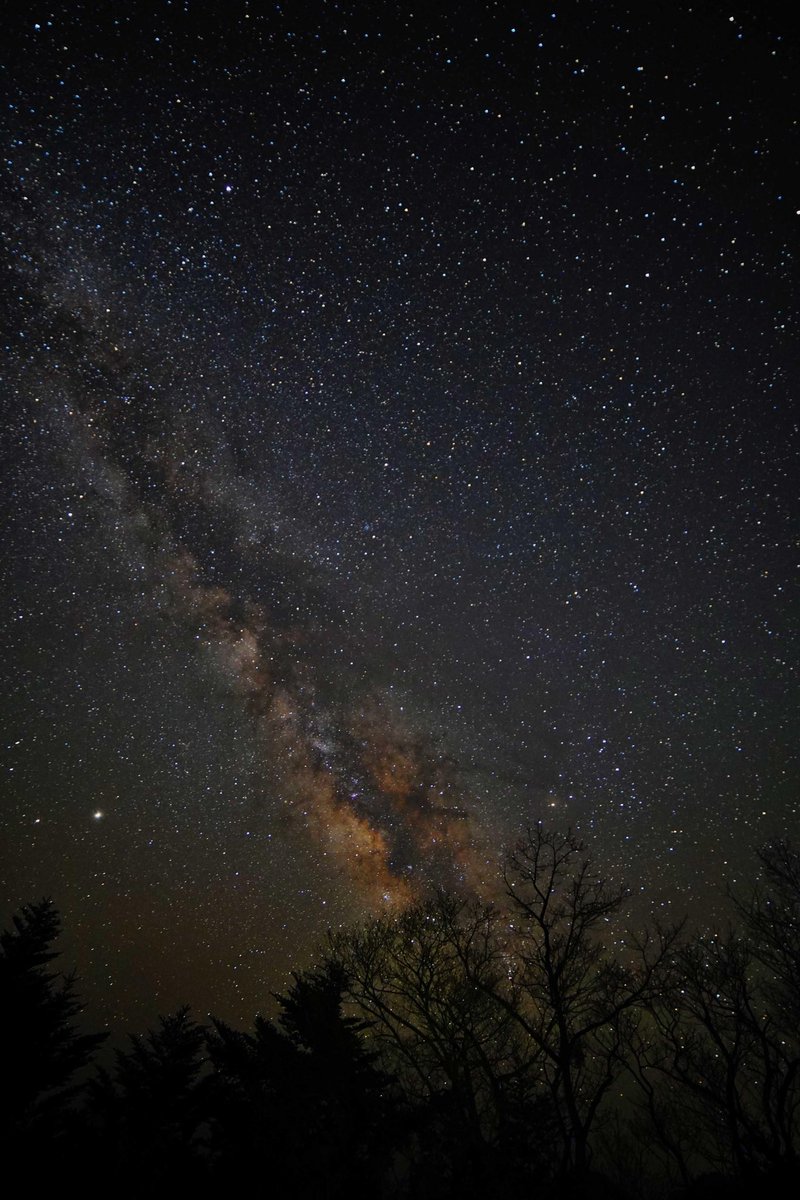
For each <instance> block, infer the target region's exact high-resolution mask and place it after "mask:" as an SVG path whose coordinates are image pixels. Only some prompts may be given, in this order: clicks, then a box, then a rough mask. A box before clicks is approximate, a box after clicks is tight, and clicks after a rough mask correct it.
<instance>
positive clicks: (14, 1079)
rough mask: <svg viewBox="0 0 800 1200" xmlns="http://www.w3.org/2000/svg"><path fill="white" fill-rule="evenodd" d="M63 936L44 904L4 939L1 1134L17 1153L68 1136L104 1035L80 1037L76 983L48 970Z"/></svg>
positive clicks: (0, 965) (25, 913) (18, 919)
mask: <svg viewBox="0 0 800 1200" xmlns="http://www.w3.org/2000/svg"><path fill="white" fill-rule="evenodd" d="M60 931H61V922H60V919H59V915H58V912H57V910H56V909H55V908H54V907H53V903H52V901H51V900H49V899H45V900H41V901H39V902H38V903H34V904H28V905H25V906H24V907H23V908H22V909H21V910H20V912H19V913H18V914H17V915H15V916H14V917H13V928H12V929H10V930H9V929H7V930H4V931H3V933H2V934H0V1130H2V1133H0V1136H2V1137H3V1138H6V1139H7V1140H8V1145H9V1147H10V1149H11V1151H12V1152H13V1153H17V1154H20V1153H22V1150H23V1147H29V1146H30V1145H31V1143H33V1145H34V1146H42V1147H44V1146H45V1145H48V1146H49V1145H52V1143H53V1141H54V1139H56V1138H58V1137H59V1135H61V1134H63V1132H64V1125H65V1121H66V1119H67V1112H68V1106H69V1101H70V1099H71V1098H72V1096H73V1095H74V1093H75V1091H76V1087H77V1085H76V1077H77V1075H78V1073H79V1072H80V1071H81V1070H82V1069H83V1068H85V1067H86V1066H87V1064H88V1063H89V1061H90V1059H91V1057H92V1055H93V1053H94V1051H95V1049H96V1048H97V1046H98V1045H100V1043H101V1042H102V1041H103V1040H104V1039H105V1037H106V1035H105V1034H88V1033H80V1032H79V1030H78V1026H77V1024H76V1021H77V1018H78V1017H79V1015H80V1013H81V1012H82V1011H83V1005H82V1003H81V1002H80V1000H79V998H78V996H77V994H76V992H75V977H74V976H73V975H63V974H61V973H60V972H58V971H51V970H49V969H48V968H49V964H50V963H52V961H53V960H54V959H55V958H57V957H58V952H57V951H56V950H54V949H53V948H52V946H53V943H54V942H55V940H56V938H57V937H58V935H59V933H60Z"/></svg>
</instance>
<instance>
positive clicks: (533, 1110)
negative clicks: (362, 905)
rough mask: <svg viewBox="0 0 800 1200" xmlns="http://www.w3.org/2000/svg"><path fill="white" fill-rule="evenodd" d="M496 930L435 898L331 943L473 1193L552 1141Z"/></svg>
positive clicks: (492, 921)
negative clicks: (501, 998)
mask: <svg viewBox="0 0 800 1200" xmlns="http://www.w3.org/2000/svg"><path fill="white" fill-rule="evenodd" d="M500 921H501V917H500V915H499V914H498V913H497V912H496V911H495V910H494V909H492V908H491V907H488V906H484V905H482V904H480V903H478V902H471V901H466V900H464V899H461V898H457V897H454V896H451V895H448V894H446V893H443V892H440V893H438V894H437V895H435V896H434V897H432V898H431V899H430V900H428V901H425V902H423V903H421V904H418V905H416V906H414V907H412V908H410V909H408V910H407V911H405V912H404V913H402V914H401V915H399V916H398V917H386V918H382V919H378V920H375V921H372V922H370V923H369V924H367V925H365V926H362V927H361V928H359V929H356V930H350V931H345V932H343V933H337V934H334V935H332V936H331V939H330V953H331V955H332V957H333V959H334V960H335V961H336V962H337V963H339V964H341V966H342V968H343V970H344V972H345V973H346V975H347V977H348V980H349V991H350V997H351V1000H352V1001H353V1002H354V1003H355V1005H356V1006H357V1008H358V1010H359V1011H360V1012H361V1013H363V1014H364V1015H365V1016H366V1017H367V1019H368V1020H370V1021H371V1023H372V1038H373V1040H374V1042H375V1044H376V1046H377V1047H378V1048H379V1050H380V1052H381V1061H382V1062H383V1063H384V1064H385V1065H386V1066H387V1068H388V1069H389V1070H390V1071H391V1072H392V1073H393V1074H395V1075H396V1076H397V1078H398V1079H399V1080H400V1083H401V1085H402V1087H403V1091H404V1093H405V1095H406V1097H407V1098H409V1099H410V1101H411V1103H412V1106H417V1107H418V1109H419V1110H420V1111H424V1113H425V1114H426V1122H428V1121H430V1119H431V1117H433V1118H434V1119H435V1120H436V1121H437V1122H438V1124H439V1128H440V1129H443V1130H444V1131H445V1137H448V1136H449V1137H450V1138H451V1140H452V1145H453V1147H454V1149H455V1154H456V1157H457V1158H458V1159H459V1160H460V1164H457V1165H459V1166H460V1169H462V1170H463V1171H464V1172H465V1174H467V1173H468V1174H469V1178H470V1181H471V1186H472V1187H473V1188H474V1187H478V1184H479V1181H480V1180H481V1179H484V1181H486V1180H488V1178H489V1177H490V1176H491V1177H492V1180H493V1183H492V1186H495V1185H496V1184H497V1178H496V1176H497V1171H498V1164H499V1163H500V1162H501V1161H502V1165H503V1168H507V1167H508V1165H509V1162H508V1157H509V1156H510V1155H511V1153H512V1152H511V1150H510V1149H509V1148H510V1147H512V1146H513V1153H514V1154H516V1155H517V1156H518V1158H519V1159H520V1161H522V1160H525V1162H526V1164H527V1166H528V1167H530V1164H531V1161H532V1160H536V1159H537V1155H538V1156H541V1154H542V1145H543V1143H544V1142H545V1141H546V1138H545V1137H543V1134H544V1129H543V1120H544V1118H543V1115H542V1113H541V1108H540V1106H539V1107H537V1105H538V1102H539V1100H540V1097H538V1096H537V1095H536V1094H535V1091H534V1090H532V1089H531V1080H532V1079H535V1073H534V1072H533V1071H532V1070H531V1061H530V1059H531V1053H532V1052H533V1054H534V1055H535V1054H536V1053H538V1052H537V1051H536V1049H535V1047H531V1046H530V1045H529V1042H528V1039H526V1038H524V1037H523V1036H522V1032H521V1030H520V1028H519V1025H518V1023H517V1022H516V1021H514V1019H513V1017H512V1016H511V1014H510V1013H509V1012H508V1011H507V1009H506V1008H505V1007H504V1006H503V1005H502V1004H500V1003H498V1000H497V998H496V997H497V994H498V992H499V989H500V983H501V980H500V976H501V975H502V974H504V973H507V971H508V965H507V962H506V960H505V957H504V955H503V954H502V952H501V939H500V938H499V937H498V924H499V923H500ZM504 1155H505V1156H506V1157H505V1158H504V1157H503V1156H504ZM521 1169H522V1168H521ZM488 1186H489V1185H488V1183H487V1182H485V1183H484V1185H483V1192H482V1194H484V1195H488V1194H490V1193H489V1191H488V1190H487V1187H488ZM479 1190H480V1189H479ZM491 1194H494V1193H493V1192H492V1193H491Z"/></svg>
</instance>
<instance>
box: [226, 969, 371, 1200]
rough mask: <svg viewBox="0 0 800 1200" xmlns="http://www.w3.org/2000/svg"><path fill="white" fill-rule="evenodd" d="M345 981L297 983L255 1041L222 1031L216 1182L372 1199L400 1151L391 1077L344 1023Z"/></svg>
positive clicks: (360, 1025) (325, 1197)
mask: <svg viewBox="0 0 800 1200" xmlns="http://www.w3.org/2000/svg"><path fill="white" fill-rule="evenodd" d="M345 986H346V979H345V977H344V975H343V974H342V972H341V970H340V969H339V968H338V967H336V966H335V965H331V964H326V965H325V966H324V967H322V968H321V969H319V970H316V971H309V972H306V973H304V974H301V975H296V976H294V981H293V983H292V985H291V987H290V988H289V989H288V992H287V993H286V994H276V995H275V998H276V999H277V1001H278V1003H279V1005H280V1008H281V1012H280V1015H279V1017H278V1019H277V1023H273V1022H271V1021H267V1020H265V1019H264V1018H263V1017H257V1018H256V1022H255V1027H254V1030H253V1032H252V1033H242V1032H240V1031H237V1030H233V1029H231V1028H230V1027H229V1026H227V1025H225V1024H224V1023H223V1022H221V1021H214V1022H213V1025H212V1030H211V1031H210V1033H209V1038H208V1046H209V1053H210V1057H211V1062H212V1064H213V1067H214V1071H215V1089H216V1092H215V1102H214V1107H213V1120H212V1144H213V1148H214V1153H215V1155H216V1158H217V1176H218V1177H219V1178H224V1179H225V1180H226V1181H228V1182H230V1180H231V1179H232V1178H234V1179H235V1180H236V1181H237V1182H238V1183H239V1184H242V1185H244V1184H248V1183H252V1181H253V1180H256V1179H264V1178H269V1179H270V1180H271V1181H272V1183H273V1185H274V1186H275V1187H276V1189H278V1193H279V1194H283V1193H281V1192H280V1188H281V1187H282V1188H284V1189H285V1190H286V1194H289V1193H290V1192H291V1194H292V1195H296V1196H301V1197H305V1196H308V1197H312V1196H313V1197H320V1198H321V1200H338V1198H339V1197H345V1196H347V1197H359V1196H364V1197H367V1196H370V1197H371V1196H374V1195H376V1194H377V1193H378V1191H379V1179H380V1175H381V1172H382V1170H383V1168H384V1166H385V1162H386V1160H387V1157H388V1155H389V1153H390V1150H391V1145H392V1132H391V1131H392V1127H393V1107H392V1098H391V1092H390V1087H389V1084H390V1080H389V1077H388V1076H387V1075H386V1074H385V1073H384V1072H383V1071H381V1070H379V1069H378V1067H377V1066H376V1065H375V1055H374V1053H372V1052H371V1051H370V1050H369V1049H368V1047H367V1045H366V1043H365V1041H364V1038H363V1036H362V1035H363V1033H364V1032H365V1030H366V1023H365V1022H364V1021H363V1020H362V1019H358V1018H355V1017H352V1016H347V1015H345V1014H344V1012H343V1009H342V998H343V993H344V989H345Z"/></svg>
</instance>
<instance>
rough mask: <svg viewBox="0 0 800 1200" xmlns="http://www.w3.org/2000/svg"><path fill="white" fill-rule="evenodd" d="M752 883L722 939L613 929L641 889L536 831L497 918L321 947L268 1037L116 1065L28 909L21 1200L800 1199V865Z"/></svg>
mask: <svg viewBox="0 0 800 1200" xmlns="http://www.w3.org/2000/svg"><path fill="white" fill-rule="evenodd" d="M759 866H760V871H759V877H758V882H757V884H756V885H755V886H754V887H753V888H752V890H751V891H750V892H749V893H748V894H747V895H746V896H745V895H732V896H731V900H732V905H733V911H734V913H735V918H736V919H735V923H734V924H732V925H731V928H730V929H729V930H728V931H727V932H726V933H725V934H724V935H709V934H706V933H698V932H695V933H691V932H690V931H689V930H688V927H687V926H686V925H685V924H681V925H675V926H670V927H663V926H659V925H658V924H657V923H654V924H653V925H652V926H651V927H649V928H645V929H643V930H641V931H640V932H638V933H626V932H625V931H624V930H623V928H622V926H621V919H622V914H623V910H624V906H625V903H626V901H627V899H628V897H629V892H628V890H627V889H625V888H622V887H614V886H613V885H612V884H610V883H609V882H608V881H607V880H606V879H605V878H604V877H603V876H602V875H601V874H600V873H599V872H598V871H597V869H596V866H595V865H594V864H593V862H592V860H591V858H590V857H588V856H587V854H586V852H585V849H584V847H583V845H582V844H581V842H580V841H579V840H578V838H577V837H576V836H574V835H573V834H572V833H571V832H569V831H568V832H566V833H560V832H556V831H552V830H548V829H546V828H545V827H544V826H542V825H535V826H532V827H530V828H528V829H527V830H526V831H525V834H524V836H522V837H521V838H520V840H519V842H518V844H517V846H516V847H515V848H514V849H513V851H512V852H511V853H510V854H509V855H508V856H507V859H506V862H505V866H504V870H503V899H502V900H501V901H499V902H496V903H493V904H487V903H484V902H482V901H480V900H479V899H476V898H470V897H465V896H462V895H456V894H452V893H448V892H444V891H438V892H434V893H432V894H431V895H430V896H429V897H428V898H427V899H425V900H424V901H422V902H420V903H418V904H416V905H414V906H412V907H410V908H408V909H406V910H405V911H404V912H402V913H400V914H399V915H384V916H381V917H377V918H374V919H372V920H369V921H367V922H365V923H363V924H360V925H358V926H354V927H352V928H349V929H345V930H343V931H339V932H335V933H331V934H329V936H328V940H327V944H326V946H325V947H324V952H323V954H322V955H321V957H320V962H319V965H318V966H316V967H315V968H313V969H311V970H308V971H306V972H303V973H300V974H297V975H295V976H294V977H293V982H292V985H291V986H290V987H289V988H288V989H287V991H286V992H285V993H281V994H276V995H275V999H276V1001H277V1004H278V1016H277V1017H276V1018H275V1019H274V1020H267V1019H265V1018H264V1017H262V1016H257V1017H256V1018H255V1022H254V1025H253V1027H252V1029H250V1030H239V1029H234V1028H232V1027H231V1026H229V1025H228V1024H226V1023H225V1022H223V1021H220V1020H216V1019H214V1018H212V1019H211V1020H210V1021H209V1022H208V1023H206V1024H200V1023H199V1022H197V1021H196V1020H195V1019H194V1018H193V1017H192V1015H191V1012H190V1010H189V1009H188V1008H183V1009H180V1010H179V1011H178V1012H176V1013H173V1014H170V1015H168V1016H166V1017H163V1018H161V1019H160V1021H159V1023H158V1025H157V1027H155V1028H154V1029H151V1030H150V1031H149V1032H147V1033H146V1034H145V1035H142V1036H132V1037H131V1038H130V1039H129V1042H128V1044H127V1046H126V1047H125V1048H122V1049H118V1050H116V1051H115V1053H114V1058H113V1063H112V1064H111V1065H110V1066H105V1067H102V1068H101V1067H97V1066H95V1065H94V1058H95V1055H96V1052H97V1050H98V1048H99V1046H100V1044H101V1043H102V1041H103V1038H104V1036H105V1035H102V1034H91V1033H83V1032H80V1030H79V1017H80V1013H81V1011H82V1005H81V1002H80V999H79V997H78V994H77V991H76V981H75V980H74V978H73V977H70V976H64V975H63V974H61V973H59V972H58V971H57V970H55V969H54V967H53V960H54V958H55V957H56V954H57V952H56V951H55V950H54V949H53V945H54V942H55V940H56V938H57V936H58V932H59V926H60V922H59V915H58V913H57V911H56V909H55V908H54V906H53V904H52V903H51V902H50V901H49V900H43V901H41V902H38V903H32V904H29V905H27V906H25V907H23V908H22V910H21V911H20V912H19V913H18V914H17V915H16V916H15V917H14V918H13V925H12V928H10V929H9V930H7V931H6V932H4V933H3V934H2V935H0V1037H2V1044H3V1051H2V1066H1V1068H0V1105H2V1114H0V1116H1V1117H2V1121H1V1122H0V1137H1V1138H2V1141H3V1143H4V1146H3V1159H4V1162H5V1164H6V1168H7V1171H8V1169H9V1168H17V1169H19V1170H20V1171H22V1173H23V1178H24V1179H25V1181H26V1185H27V1190H28V1192H29V1194H32V1195H34V1196H36V1195H39V1194H41V1195H43V1194H44V1193H45V1191H49V1190H50V1189H51V1187H52V1186H55V1185H57V1184H58V1183H60V1182H63V1181H64V1180H66V1179H70V1180H72V1181H74V1182H75V1183H76V1184H77V1185H78V1186H80V1187H81V1190H82V1191H83V1192H84V1194H86V1195H94V1194H97V1195H100V1194H101V1193H102V1194H104V1195H105V1194H107V1193H108V1191H109V1189H111V1190H112V1191H113V1193H114V1194H115V1195H117V1196H121V1197H131V1198H133V1197H145V1196H147V1197H160V1196H167V1195H173V1194H175V1193H177V1192H180V1193H184V1192H185V1193H186V1194H193V1195H199V1196H201V1197H202V1196H206V1195H208V1196H211V1195H212V1194H213V1195H216V1194H217V1193H219V1192H220V1190H224V1191H228V1190H230V1189H240V1190H245V1189H246V1190H247V1191H248V1192H249V1193H251V1194H255V1195H258V1196H264V1197H275V1198H276V1200H277V1198H282V1197H289V1196H291V1197H299V1198H305V1197H314V1198H315V1200H316V1198H319V1200H344V1198H345V1197H347V1198H348V1200H351V1198H359V1197H364V1198H366V1197H370V1198H376V1200H379V1198H384V1197H385V1198H386V1200H394V1198H395V1197H397V1200H404V1198H406V1197H408V1198H411V1197H413V1198H414V1200H451V1198H452V1200H455V1198H456V1197H458V1198H463V1200H471V1198H475V1200H478V1198H479V1197H480V1198H483V1197H487V1198H489V1200H492V1198H494V1197H498V1198H499V1197H501V1196H502V1197H506V1196H508V1195H511V1194H513V1195H517V1196H521V1197H524V1196H530V1197H531V1198H532V1200H533V1198H535V1197H542V1198H543V1200H546V1198H549V1197H553V1198H561V1197H564V1198H566V1197H576V1198H577V1197H587V1198H588V1197H590V1196H591V1197H605V1198H607V1200H617V1198H624V1197H628V1198H630V1200H635V1198H636V1197H639V1196H668V1195H673V1196H676V1197H677V1196H682V1197H687V1198H691V1197H696V1198H698V1200H702V1198H709V1200H711V1198H715V1197H719V1198H720V1200H721V1198H722V1197H739V1196H742V1197H743V1196H745V1195H747V1196H749V1195H751V1194H752V1192H753V1190H754V1189H755V1188H763V1189H765V1190H768V1191H769V1194H770V1195H772V1196H783V1195H786V1196H789V1195H792V1196H794V1195H796V1194H800V1193H798V1190H797V1189H798V1185H800V1162H799V1161H798V1135H799V1133H800V1129H799V1113H800V853H798V851H797V850H795V849H794V848H793V847H792V846H791V845H790V844H789V843H788V842H785V841H778V842H774V843H772V844H770V845H768V846H766V847H765V848H764V849H763V850H762V851H761V852H760V854H759Z"/></svg>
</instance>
